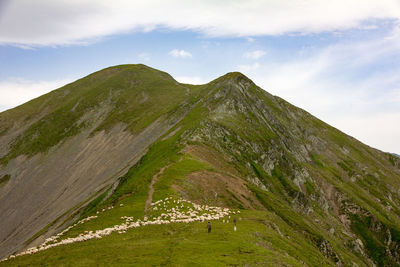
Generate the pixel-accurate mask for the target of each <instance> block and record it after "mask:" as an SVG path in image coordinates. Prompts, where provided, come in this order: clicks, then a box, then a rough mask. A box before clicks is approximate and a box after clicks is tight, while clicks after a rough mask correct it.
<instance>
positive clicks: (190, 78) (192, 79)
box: [174, 76, 208, 84]
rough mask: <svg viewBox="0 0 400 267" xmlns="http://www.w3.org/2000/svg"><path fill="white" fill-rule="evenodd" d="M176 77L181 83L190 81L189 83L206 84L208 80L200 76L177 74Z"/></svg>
mask: <svg viewBox="0 0 400 267" xmlns="http://www.w3.org/2000/svg"><path fill="white" fill-rule="evenodd" d="M174 78H175V80H177V81H178V82H180V83H188V84H205V83H207V82H208V81H205V80H204V79H202V78H201V77H198V76H176V77H174Z"/></svg>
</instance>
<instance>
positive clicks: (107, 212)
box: [0, 65, 400, 266]
mask: <svg viewBox="0 0 400 267" xmlns="http://www.w3.org/2000/svg"><path fill="white" fill-rule="evenodd" d="M0 144H2V146H1V151H0V157H1V163H2V165H1V167H0V177H3V176H4V177H6V178H4V179H3V178H2V181H3V180H4V181H3V182H2V186H1V187H0V201H1V202H0V203H2V204H1V205H0V219H1V220H0V221H2V223H1V224H2V229H1V230H0V245H1V246H0V256H3V257H5V256H8V255H9V254H11V253H15V254H17V253H19V252H21V251H25V250H26V248H27V247H36V246H38V247H36V248H39V249H40V244H42V243H43V242H47V243H45V245H46V244H47V245H48V244H57V246H56V245H54V247H52V248H48V249H44V247H45V245H43V246H42V251H40V252H37V253H33V254H31V255H24V256H18V257H16V258H13V259H8V260H7V261H4V262H2V263H0V266H2V265H4V266H13V265H15V266H21V265H22V266H25V265H48V266H54V265H66V266H68V265H71V266H88V265H95V263H100V264H101V265H104V266H109V265H115V266H121V265H138V266H143V265H155V266H159V265H172V266H187V265H193V264H194V265H198V266H226V265H235V266H236V265H239V266H266V265H267V266H268V265H270V266H276V265H278V266H279V265H283V266H284V265H295V266H297V265H304V264H306V265H310V266H321V265H326V266H329V265H341V266H349V265H350V266H352V265H354V266H355V265H357V266H371V265H373V264H375V265H378V266H398V265H400V227H399V225H400V159H399V158H398V157H396V156H394V155H392V154H389V153H384V152H381V151H378V150H376V149H373V148H371V147H368V146H366V145H364V144H362V143H360V142H359V141H357V140H355V139H354V138H352V137H350V136H347V135H345V134H344V133H342V132H340V131H338V130H337V129H335V128H333V127H331V126H329V125H327V124H325V123H323V122H322V121H320V120H318V119H317V118H315V117H313V116H311V115H310V114H309V113H307V112H305V111H303V110H301V109H299V108H297V107H295V106H292V105H291V104H289V103H287V102H286V101H284V100H282V99H280V98H278V97H276V96H272V95H270V94H268V93H267V92H265V91H264V90H262V89H261V88H259V87H257V86H256V85H255V84H254V83H253V82H252V81H251V80H249V79H248V78H247V77H245V76H244V75H242V74H240V73H228V74H226V75H224V76H222V77H220V78H218V79H216V80H214V81H212V82H210V83H208V84H204V85H198V86H193V85H187V84H179V83H178V82H176V81H175V80H174V79H173V78H172V77H170V76H169V75H168V74H166V73H163V72H160V71H157V70H154V69H151V68H149V67H146V66H144V65H123V66H116V67H111V68H108V69H105V70H102V71H99V72H96V73H94V74H92V75H89V76H87V77H85V78H83V79H81V80H78V81H76V82H74V83H72V84H69V85H66V86H64V87H63V88H60V89H58V90H55V91H53V92H51V93H49V94H47V95H44V96H42V97H40V98H38V99H35V100H32V101H30V102H28V103H26V104H24V105H22V106H20V107H17V108H15V109H12V110H9V111H6V112H3V113H1V114H0ZM165 198H171V199H170V200H168V201H169V202H167V200H165ZM180 199H184V200H186V201H191V202H184V203H186V204H187V205H189V206H187V205H186V204H185V205H183V204H179V205H178V204H177V203H178V201H180ZM157 201H159V203H161V204H159V206H157V205H155V204H154V203H157ZM28 203H29V205H28ZM151 203H153V205H151ZM164 203H165V205H166V206H164ZM179 203H183V202H179ZM188 203H189V204H188ZM190 203H196V204H199V205H208V206H215V207H222V208H227V209H229V212H230V213H229V214H225V215H224V216H223V217H221V218H219V219H216V218H211V217H210V218H208V217H205V218H204V216H203V215H200V214H197V215H194V214H192V215H193V221H191V222H186V221H185V220H186V217H185V216H187V214H189V213H190V212H193V209H195V208H194V207H195V206H191V205H192V204H190ZM196 204H194V205H196ZM156 207H157V208H156ZM172 208H174V210H172ZM168 210H169V211H168ZM198 211H199V212H200V213H202V212H208V211H207V209H199V210H198ZM168 212H172V213H173V214H172V213H171V214H172V215H170V217H168V219H165V220H166V221H168V222H162V221H163V220H164V219H162V218H164V217H162V216H163V215H162V213H164V214H165V213H168ZM238 212H240V213H238ZM204 214H206V213H204ZM126 216H128V217H133V218H131V219H127V218H126ZM175 216H177V218H181V219H179V220H182V221H173V220H175V219H173V218H175ZM179 216H183V217H179ZM190 216H191V215H190ZM190 216H189V217H190ZM201 216H203V217H201ZM221 216H222V215H221ZM145 217H146V218H147V221H150V222H157V224H156V223H154V224H153V223H151V224H149V223H144V222H145V221H146V219H145ZM189 217H188V218H189ZM85 218H89V219H90V220H89V219H88V220H87V221H86V219H85ZM233 218H235V219H236V221H237V231H234V229H233ZM138 220H139V221H138ZM207 220H211V222H212V231H211V233H210V234H208V233H207V229H206V221H207ZM171 221H172V222H171ZM228 221H229V222H228ZM74 222H75V224H74ZM76 222H80V223H77V224H76ZM136 224H138V225H136ZM70 225H72V227H69V228H67V227H68V226H70ZM121 225H122V226H121ZM112 227H116V229H117V228H118V229H119V230H112V231H111V230H110V231H111V232H107V231H108V230H102V229H108V228H112ZM119 227H122V228H123V227H128V229H122V228H121V229H120V228H119ZM65 229H67V230H65ZM62 230H64V232H63V234H62V235H59V236H58V237H57V239H54V240H53V239H51V240H50V241H45V240H44V239H45V238H48V237H50V236H54V235H55V234H57V233H60V232H61V231H62ZM96 230H101V231H103V232H104V231H105V232H107V234H105V235H103V236H99V237H97V238H96V237H94V238H92V237H91V235H92V234H93V233H96ZM90 231H93V233H92V232H90ZM101 231H99V232H98V233H99V234H100V233H103V232H101ZM83 237H85V238H87V239H90V240H87V241H84V242H73V240H75V241H76V240H78V239H79V238H83ZM89 237H90V238H89ZM63 240H64V241H63ZM66 240H70V241H71V242H73V243H71V244H65V245H59V244H61V243H62V242H64V243H65V242H67V243H68V242H70V241H66ZM32 251H34V250H32Z"/></svg>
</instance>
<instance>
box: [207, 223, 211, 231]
mask: <svg viewBox="0 0 400 267" xmlns="http://www.w3.org/2000/svg"><path fill="white" fill-rule="evenodd" d="M207 229H208V233H211V223H210V222H208V223H207Z"/></svg>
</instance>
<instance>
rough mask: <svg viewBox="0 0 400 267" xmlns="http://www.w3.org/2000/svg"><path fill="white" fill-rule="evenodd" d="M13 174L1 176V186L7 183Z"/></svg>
mask: <svg viewBox="0 0 400 267" xmlns="http://www.w3.org/2000/svg"><path fill="white" fill-rule="evenodd" d="M10 178H11V176H10V175H9V174H5V175H4V176H3V177H1V178H0V187H1V186H3V185H5V184H6V183H7V182H8V181H9V180H10Z"/></svg>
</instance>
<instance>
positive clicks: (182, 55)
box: [168, 49, 192, 58]
mask: <svg viewBox="0 0 400 267" xmlns="http://www.w3.org/2000/svg"><path fill="white" fill-rule="evenodd" d="M168 54H169V55H170V56H173V57H180V58H190V57H192V54H190V53H189V52H188V51H185V50H179V49H173V50H171V51H169V53H168Z"/></svg>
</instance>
